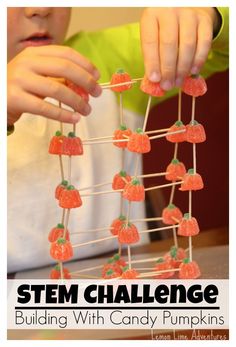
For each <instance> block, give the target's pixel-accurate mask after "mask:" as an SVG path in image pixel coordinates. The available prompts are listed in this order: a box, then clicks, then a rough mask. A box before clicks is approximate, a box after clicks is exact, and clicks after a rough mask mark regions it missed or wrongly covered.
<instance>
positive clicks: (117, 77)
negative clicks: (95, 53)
mask: <svg viewBox="0 0 236 347" xmlns="http://www.w3.org/2000/svg"><path fill="white" fill-rule="evenodd" d="M130 81H131V77H130V75H129V74H128V73H127V72H125V71H124V70H123V69H118V70H117V71H116V73H114V74H113V75H112V77H111V84H119V83H124V82H130ZM131 87H132V83H130V84H125V85H124V86H116V87H111V90H113V91H114V92H123V91H125V90H127V89H130V88H131Z"/></svg>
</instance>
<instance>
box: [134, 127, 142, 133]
mask: <svg viewBox="0 0 236 347" xmlns="http://www.w3.org/2000/svg"><path fill="white" fill-rule="evenodd" d="M135 132H136V133H137V134H143V129H141V128H138V129H136V130H135Z"/></svg>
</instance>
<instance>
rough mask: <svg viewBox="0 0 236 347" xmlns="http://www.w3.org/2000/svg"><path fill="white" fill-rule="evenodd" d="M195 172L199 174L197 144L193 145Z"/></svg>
mask: <svg viewBox="0 0 236 347" xmlns="http://www.w3.org/2000/svg"><path fill="white" fill-rule="evenodd" d="M193 172H194V173H196V172H197V154H196V143H193Z"/></svg>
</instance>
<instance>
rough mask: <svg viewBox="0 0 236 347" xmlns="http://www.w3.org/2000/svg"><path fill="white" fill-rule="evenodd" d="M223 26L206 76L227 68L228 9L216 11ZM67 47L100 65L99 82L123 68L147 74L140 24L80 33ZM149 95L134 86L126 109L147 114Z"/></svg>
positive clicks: (126, 100)
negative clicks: (142, 51)
mask: <svg viewBox="0 0 236 347" xmlns="http://www.w3.org/2000/svg"><path fill="white" fill-rule="evenodd" d="M217 9H218V11H219V13H220V15H221V18H222V25H221V28H220V31H219V33H218V34H217V36H216V37H215V38H214V40H213V42H212V48H211V51H210V52H209V55H208V59H207V61H206V63H205V65H204V67H203V69H202V71H201V74H202V75H203V76H204V77H209V76H210V75H212V74H213V73H215V72H219V71H223V70H226V69H227V68H228V53H229V48H228V40H229V39H228V38H229V34H228V16H229V13H228V12H229V10H228V7H218V8H217ZM66 45H68V46H70V47H72V48H74V49H75V50H77V51H79V52H80V53H81V54H82V55H84V56H86V57H87V58H89V59H90V60H91V61H92V62H93V63H94V65H96V66H97V68H98V70H99V71H100V73H101V79H100V82H108V81H109V80H110V79H111V76H112V74H113V73H114V72H115V71H116V70H117V69H118V68H123V69H124V70H125V71H127V72H128V73H129V74H130V75H131V77H132V78H137V77H142V76H143V75H144V64H143V57H142V53H141V44H140V32H139V24H138V23H134V24H128V25H124V26H121V27H115V28H109V29H106V30H101V31H97V32H88V33H87V32H79V33H78V34H76V35H74V36H73V37H71V38H70V39H69V40H68V41H67V42H66ZM176 93H177V89H176V88H175V89H173V90H171V91H169V92H167V93H166V94H165V96H164V97H162V98H161V99H157V98H152V100H153V104H155V103H158V102H161V101H163V100H165V99H167V98H169V97H171V96H173V95H175V94H176ZM146 104H147V95H146V94H144V93H143V92H141V91H140V90H139V84H138V83H137V84H136V85H134V86H133V88H132V89H131V90H129V92H127V95H125V97H124V107H125V108H127V109H129V110H131V111H134V112H136V113H139V114H143V113H144V112H145V108H146Z"/></svg>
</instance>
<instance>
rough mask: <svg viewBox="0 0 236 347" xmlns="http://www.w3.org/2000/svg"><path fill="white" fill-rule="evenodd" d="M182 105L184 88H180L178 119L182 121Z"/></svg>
mask: <svg viewBox="0 0 236 347" xmlns="http://www.w3.org/2000/svg"><path fill="white" fill-rule="evenodd" d="M181 106H182V90H181V89H179V95H178V121H181V108H182V107H181Z"/></svg>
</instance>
